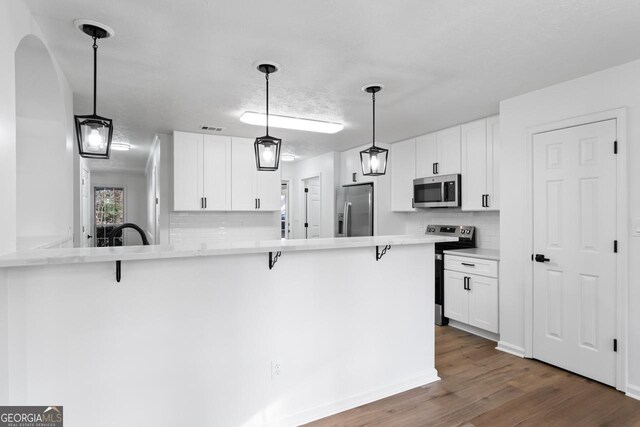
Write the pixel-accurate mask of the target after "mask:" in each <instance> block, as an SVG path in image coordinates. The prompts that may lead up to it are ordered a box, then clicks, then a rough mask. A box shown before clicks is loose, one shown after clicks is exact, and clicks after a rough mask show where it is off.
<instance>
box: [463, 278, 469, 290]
mask: <svg viewBox="0 0 640 427" xmlns="http://www.w3.org/2000/svg"><path fill="white" fill-rule="evenodd" d="M467 279H468V277H467V276H464V279H462V287H463V288H464V290H465V291H466V290H468V289H467Z"/></svg>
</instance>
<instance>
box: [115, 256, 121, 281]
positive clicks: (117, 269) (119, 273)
mask: <svg viewBox="0 0 640 427" xmlns="http://www.w3.org/2000/svg"><path fill="white" fill-rule="evenodd" d="M120 263H121V261H116V282H118V283H120V277H121V276H122V271H121V270H120Z"/></svg>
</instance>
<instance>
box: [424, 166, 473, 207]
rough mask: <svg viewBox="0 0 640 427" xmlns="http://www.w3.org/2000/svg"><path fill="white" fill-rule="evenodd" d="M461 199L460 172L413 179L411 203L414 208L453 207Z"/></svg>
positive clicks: (457, 204) (456, 205)
mask: <svg viewBox="0 0 640 427" xmlns="http://www.w3.org/2000/svg"><path fill="white" fill-rule="evenodd" d="M461 199H462V196H461V191H460V174H452V175H436V176H430V177H427V178H418V179H414V180H413V205H414V207H416V208H454V207H459V206H460V204H461V203H460V202H461Z"/></svg>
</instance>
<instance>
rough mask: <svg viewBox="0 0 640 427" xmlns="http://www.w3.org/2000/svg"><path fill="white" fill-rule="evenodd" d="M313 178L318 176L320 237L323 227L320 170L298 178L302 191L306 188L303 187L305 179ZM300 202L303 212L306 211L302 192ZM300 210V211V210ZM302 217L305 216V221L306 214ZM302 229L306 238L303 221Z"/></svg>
mask: <svg viewBox="0 0 640 427" xmlns="http://www.w3.org/2000/svg"><path fill="white" fill-rule="evenodd" d="M313 178H318V187H319V191H320V237H322V228H323V227H322V220H323V215H322V207H323V203H322V172H318V173H314V174H311V175H308V176H305V177H302V178H300V186H301V188H302V191H303V192H304V189H305V188H306V187H305V181H306V180H308V179H313ZM300 204H301V205H302V207H303V208H304V209H305V213H306V209H307V199H306V197H304V194H303V197H302V200H301V203H300ZM300 212H302V210H301V211H300ZM300 216H303V215H302V214H301V215H300ZM304 217H305V221H306V220H307V215H306V214H305V215H304ZM302 229H303V230H302V231H303V232H304V233H302V234H305V239H306V238H307V237H306V231H307V230H305V227H304V223H302Z"/></svg>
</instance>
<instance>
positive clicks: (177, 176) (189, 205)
mask: <svg viewBox="0 0 640 427" xmlns="http://www.w3.org/2000/svg"><path fill="white" fill-rule="evenodd" d="M201 142H202V135H201V134H197V133H188V132H174V133H173V209H174V210H176V211H196V210H200V209H201V198H202V193H201V192H200V191H199V190H198V186H199V185H202V184H201V182H202V181H201V175H199V173H198V172H199V170H200V169H201V167H202V166H200V167H198V150H199V148H200V147H201Z"/></svg>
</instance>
